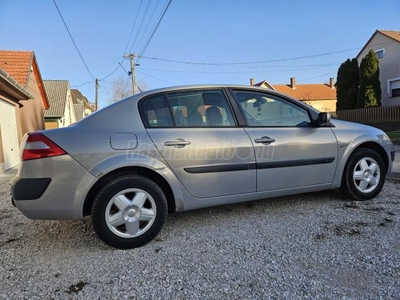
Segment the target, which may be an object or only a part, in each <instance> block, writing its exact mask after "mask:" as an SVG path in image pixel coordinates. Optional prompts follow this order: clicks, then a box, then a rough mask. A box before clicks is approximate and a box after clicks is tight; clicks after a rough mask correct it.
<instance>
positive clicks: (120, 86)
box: [108, 76, 147, 103]
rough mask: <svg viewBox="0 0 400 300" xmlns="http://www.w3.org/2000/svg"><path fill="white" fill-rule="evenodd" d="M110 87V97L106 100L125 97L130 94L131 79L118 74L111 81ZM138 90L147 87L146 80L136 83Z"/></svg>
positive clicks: (111, 100)
mask: <svg viewBox="0 0 400 300" xmlns="http://www.w3.org/2000/svg"><path fill="white" fill-rule="evenodd" d="M111 85H112V88H111V92H110V97H109V99H108V102H110V103H113V102H117V101H119V100H121V99H123V98H125V97H128V96H130V95H132V81H131V80H130V78H129V77H127V76H119V77H118V78H117V79H115V80H114V81H113V82H112V83H111ZM138 89H139V91H140V90H142V91H145V90H146V89H147V84H146V82H141V83H139V84H138Z"/></svg>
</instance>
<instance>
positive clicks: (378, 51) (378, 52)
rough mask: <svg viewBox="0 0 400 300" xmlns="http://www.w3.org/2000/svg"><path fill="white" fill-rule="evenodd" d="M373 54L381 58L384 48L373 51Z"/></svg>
mask: <svg viewBox="0 0 400 300" xmlns="http://www.w3.org/2000/svg"><path fill="white" fill-rule="evenodd" d="M375 54H376V57H377V58H378V59H381V58H383V55H384V54H385V49H380V50H377V51H375Z"/></svg>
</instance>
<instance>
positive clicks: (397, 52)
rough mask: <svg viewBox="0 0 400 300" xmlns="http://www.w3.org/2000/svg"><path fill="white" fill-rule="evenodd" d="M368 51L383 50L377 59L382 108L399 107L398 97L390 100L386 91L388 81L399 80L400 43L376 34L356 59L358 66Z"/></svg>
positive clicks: (399, 99)
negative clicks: (382, 53) (381, 56)
mask: <svg viewBox="0 0 400 300" xmlns="http://www.w3.org/2000/svg"><path fill="white" fill-rule="evenodd" d="M370 49H372V50H374V51H375V52H376V51H379V50H381V49H383V50H384V56H383V58H381V59H379V71H380V74H379V79H380V81H381V89H382V106H393V105H400V97H394V98H392V97H391V94H390V91H388V81H389V80H391V79H394V78H400V43H399V42H396V41H395V40H393V39H391V38H389V37H387V36H385V35H383V34H381V33H379V32H378V33H377V34H376V35H375V36H374V37H373V38H372V39H371V40H370V42H369V43H368V44H367V45H366V47H365V49H363V51H362V52H361V53H360V55H359V56H358V57H357V60H358V65H360V63H361V60H362V59H363V58H364V57H365V55H367V54H368V52H369V50H370Z"/></svg>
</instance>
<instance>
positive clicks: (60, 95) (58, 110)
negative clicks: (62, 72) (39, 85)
mask: <svg viewBox="0 0 400 300" xmlns="http://www.w3.org/2000/svg"><path fill="white" fill-rule="evenodd" d="M43 83H44V89H45V90H46V93H47V97H48V98H49V103H50V108H49V109H48V110H45V111H44V116H45V117H57V118H61V117H62V116H64V111H65V102H66V100H67V93H68V89H69V82H68V80H43Z"/></svg>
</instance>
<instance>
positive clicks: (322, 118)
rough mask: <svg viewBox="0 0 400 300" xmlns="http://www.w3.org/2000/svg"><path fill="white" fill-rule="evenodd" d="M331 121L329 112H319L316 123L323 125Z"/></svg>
mask: <svg viewBox="0 0 400 300" xmlns="http://www.w3.org/2000/svg"><path fill="white" fill-rule="evenodd" d="M330 121H331V114H330V113H328V112H320V113H319V114H318V119H317V125H318V126H324V125H326V124H328V123H329V122H330Z"/></svg>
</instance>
